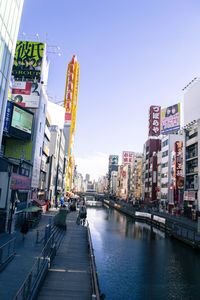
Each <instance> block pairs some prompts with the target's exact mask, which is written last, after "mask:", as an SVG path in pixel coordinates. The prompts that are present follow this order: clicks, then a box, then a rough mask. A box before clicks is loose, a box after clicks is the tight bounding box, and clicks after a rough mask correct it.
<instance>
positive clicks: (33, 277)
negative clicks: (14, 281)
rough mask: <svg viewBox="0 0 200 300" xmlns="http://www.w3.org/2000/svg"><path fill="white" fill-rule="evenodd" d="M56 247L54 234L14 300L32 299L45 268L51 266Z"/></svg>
mask: <svg viewBox="0 0 200 300" xmlns="http://www.w3.org/2000/svg"><path fill="white" fill-rule="evenodd" d="M53 245H54V233H53V234H52V235H51V236H50V238H49V239H48V241H47V243H46V245H45V246H44V248H43V249H42V251H41V253H40V255H39V256H38V258H37V260H36V262H35V264H34V265H33V267H32V268H31V270H30V272H29V273H28V275H27V276H26V278H25V280H24V282H23V284H22V285H21V287H20V289H19V290H18V292H17V294H16V295H15V297H14V300H18V299H23V300H25V299H30V297H31V295H32V291H33V290H34V288H35V286H36V284H37V280H38V278H39V276H40V274H41V272H42V271H43V269H44V268H45V266H46V267H47V268H48V264H49V258H50V255H51V252H52V250H53Z"/></svg>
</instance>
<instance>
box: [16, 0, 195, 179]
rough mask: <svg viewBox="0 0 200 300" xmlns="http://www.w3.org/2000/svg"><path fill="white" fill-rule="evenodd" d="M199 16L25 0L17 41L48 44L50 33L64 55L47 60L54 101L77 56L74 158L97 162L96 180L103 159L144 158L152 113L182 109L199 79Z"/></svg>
mask: <svg viewBox="0 0 200 300" xmlns="http://www.w3.org/2000/svg"><path fill="white" fill-rule="evenodd" d="M199 16H200V1H198V0H187V1H186V0H138V1H136V0H124V1H119V0H76V1H68V0H57V1H49V0H34V1H33V0H25V3H24V9H23V13H22V20H21V25H20V30H19V34H21V33H22V32H25V33H26V35H27V38H28V39H29V40H31V39H32V37H33V35H34V34H36V33H39V36H40V40H41V41H45V39H46V33H48V41H49V44H50V45H59V46H60V47H61V52H62V56H61V57H58V56H55V55H54V56H53V55H51V57H50V58H51V65H50V73H49V86H48V92H49V94H50V95H52V96H56V97H57V98H58V99H63V97H64V90H65V80H66V69H67V64H68V62H69V60H70V59H71V57H72V55H73V54H74V53H75V54H77V56H78V61H79V63H80V85H79V99H78V111H77V126H76V144H75V155H76V157H77V161H78V162H80V164H81V163H83V161H84V160H85V163H86V162H87V161H88V164H89V161H90V163H92V164H93V166H94V167H93V168H95V165H94V163H95V161H96V160H97V159H98V157H100V160H99V166H98V164H97V165H96V171H95V172H96V173H94V174H93V176H96V177H97V175H100V173H102V168H103V161H105V159H107V158H106V157H107V156H106V154H107V155H109V154H118V155H120V156H121V153H122V151H123V150H129V151H136V152H142V149H143V144H144V142H145V141H146V139H147V132H148V129H147V127H148V109H149V106H150V105H153V104H155V105H161V106H163V107H165V106H168V105H171V104H174V103H176V102H177V101H181V100H182V96H183V95H182V91H181V90H182V88H183V87H184V86H185V85H186V84H187V83H188V82H189V81H191V80H192V79H193V78H194V77H196V76H197V77H198V76H199V74H200V35H199V30H200V18H199ZM20 37H21V36H20ZM100 161H101V163H100ZM100 167H101V170H100ZM106 167H107V162H106ZM84 168H85V167H84ZM98 168H99V171H98V170H97V169H98ZM90 169H91V168H89V169H88V172H89V173H90ZM104 169H105V163H104ZM80 171H83V169H81V166H80ZM86 171H87V170H85V172H86ZM102 175H103V174H102Z"/></svg>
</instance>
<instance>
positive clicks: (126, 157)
mask: <svg viewBox="0 0 200 300" xmlns="http://www.w3.org/2000/svg"><path fill="white" fill-rule="evenodd" d="M133 156H134V152H130V151H123V152H122V164H123V165H124V164H131V163H132V162H133Z"/></svg>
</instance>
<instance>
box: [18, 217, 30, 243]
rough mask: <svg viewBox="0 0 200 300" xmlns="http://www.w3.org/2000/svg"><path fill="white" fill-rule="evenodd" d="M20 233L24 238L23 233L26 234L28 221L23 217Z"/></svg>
mask: <svg viewBox="0 0 200 300" xmlns="http://www.w3.org/2000/svg"><path fill="white" fill-rule="evenodd" d="M20 231H21V233H22V236H23V238H22V239H23V240H24V239H25V235H26V234H27V232H28V221H27V220H26V219H25V221H24V223H23V224H22V227H21V230H20Z"/></svg>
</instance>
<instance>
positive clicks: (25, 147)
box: [5, 139, 33, 160]
mask: <svg viewBox="0 0 200 300" xmlns="http://www.w3.org/2000/svg"><path fill="white" fill-rule="evenodd" d="M32 147H33V142H32V141H21V140H16V139H7V140H6V148H5V155H6V156H7V157H11V158H17V159H24V160H31V154H32Z"/></svg>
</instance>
